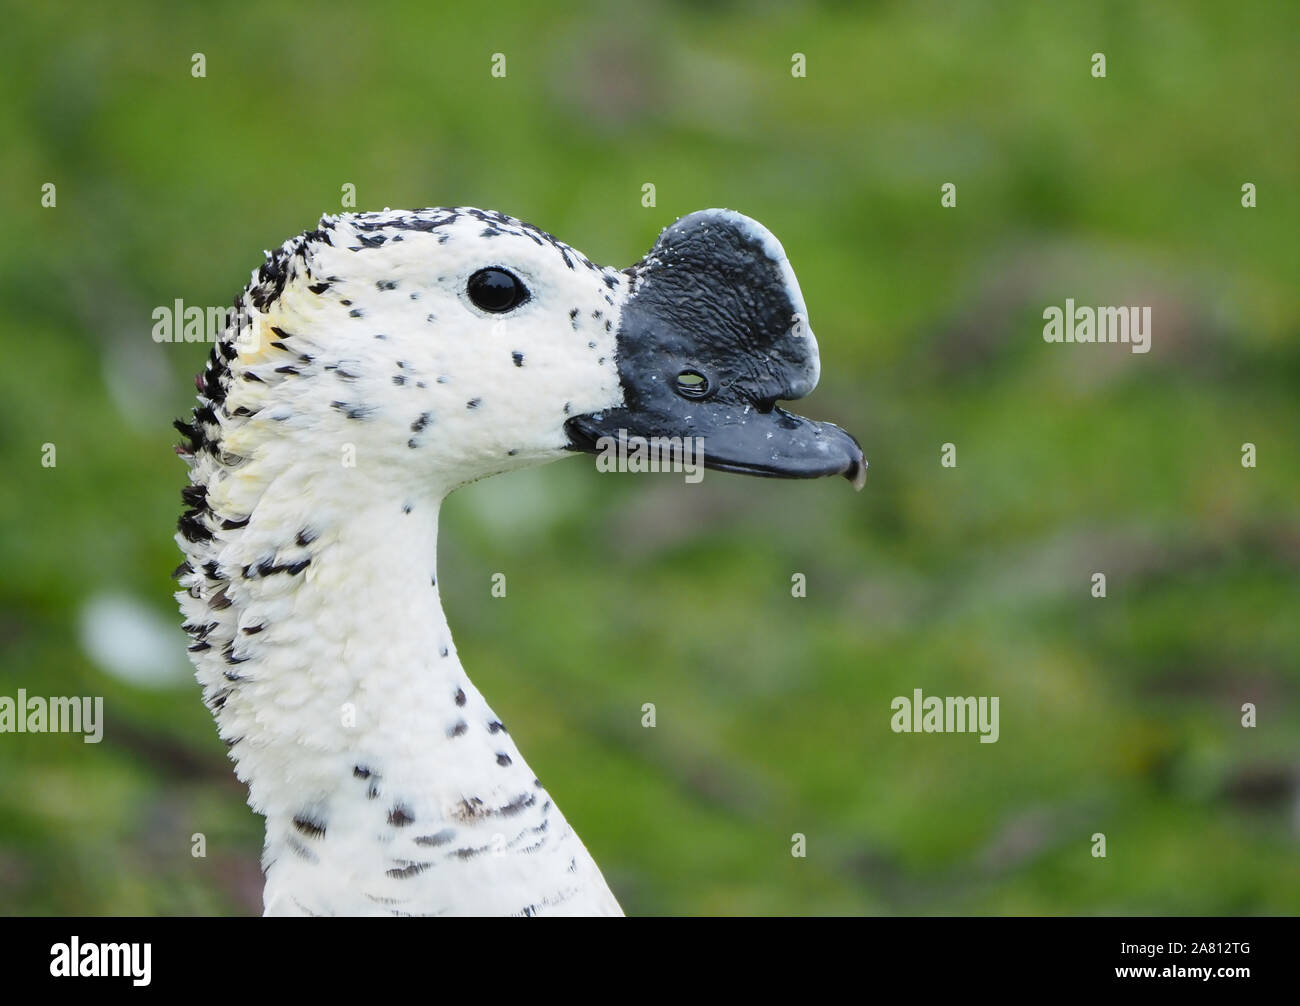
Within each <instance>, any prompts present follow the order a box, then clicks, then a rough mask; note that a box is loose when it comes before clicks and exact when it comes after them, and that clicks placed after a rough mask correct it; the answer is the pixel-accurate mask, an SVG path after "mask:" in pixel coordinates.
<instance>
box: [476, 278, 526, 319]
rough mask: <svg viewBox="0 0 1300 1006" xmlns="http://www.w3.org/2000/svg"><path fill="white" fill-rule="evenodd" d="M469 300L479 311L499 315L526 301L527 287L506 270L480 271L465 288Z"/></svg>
mask: <svg viewBox="0 0 1300 1006" xmlns="http://www.w3.org/2000/svg"><path fill="white" fill-rule="evenodd" d="M465 290H466V292H467V293H468V294H469V299H470V300H471V301H473V303H474V306H475V307H477V308H478V309H479V310H481V311H491V312H492V313H493V314H500V313H501V312H502V311H511V310H513V309H515V308H516V307H518V306H519V305H520V304H522V303H523V302H524V301H526V300H527V299H528V287H526V286H524V284H523V282H522V281H521V280H520V279H519V277H518V276H516V275H515V274H514V273H512V272H510V271H509V270H507V269H498V268H496V267H492V268H490V269H480V270H479V271H478V272H476V273H475V274H474V275H473V276H471V277H470V278H469V283H468V284H467V285H466V287H465Z"/></svg>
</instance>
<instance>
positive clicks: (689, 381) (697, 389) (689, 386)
mask: <svg viewBox="0 0 1300 1006" xmlns="http://www.w3.org/2000/svg"><path fill="white" fill-rule="evenodd" d="M712 390H713V389H712V387H711V386H710V385H709V379H708V378H707V377H705V376H704V375H703V374H701V373H700V372H699V371H698V370H683V371H682V372H681V373H680V374H678V375H677V394H679V395H681V396H682V397H683V398H704V397H705V396H706V395H708V393H709V392H710V391H712Z"/></svg>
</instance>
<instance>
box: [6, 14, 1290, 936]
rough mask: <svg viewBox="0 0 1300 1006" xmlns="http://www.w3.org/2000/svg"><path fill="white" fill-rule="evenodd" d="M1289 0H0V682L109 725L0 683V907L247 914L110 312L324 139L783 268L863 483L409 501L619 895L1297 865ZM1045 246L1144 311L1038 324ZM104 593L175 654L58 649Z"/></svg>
mask: <svg viewBox="0 0 1300 1006" xmlns="http://www.w3.org/2000/svg"><path fill="white" fill-rule="evenodd" d="M1296 11H1297V9H1296V8H1295V7H1294V6H1293V5H1292V4H1289V3H1259V2H1240V3H1234V4H1221V3H1218V2H1214V0H1201V2H1195V3H1185V2H1173V0H1168V2H1156V3H1142V4H1131V3H1125V2H1118V0H1115V2H1100V3H1098V2H1086V0H1078V2H1068V3H1052V4H1044V3H1024V4H981V3H918V4H905V3H872V4H849V3H791V4H778V3H770V4H762V5H742V4H739V3H735V4H731V3H709V4H686V3H657V2H645V3H640V4H636V5H634V6H625V5H621V4H613V3H605V4H601V3H594V4H567V3H558V2H557V3H549V4H544V5H535V4H526V3H522V2H515V0H496V2H494V3H492V4H490V5H478V4H456V5H443V4H436V5H435V4H420V3H414V2H412V3H383V2H380V3H371V4H367V5H365V6H364V7H360V6H357V7H353V6H351V5H349V6H344V5H319V6H314V7H311V8H307V7H300V6H299V5H297V4H290V3H285V2H278V0H273V2H266V3H259V4H255V5H238V4H232V3H222V2H218V3H208V4H204V5H202V6H199V5H194V6H179V5H174V4H164V3H156V4H135V5H131V6H127V7H126V8H125V9H120V8H117V7H116V6H114V5H104V6H101V7H96V6H92V5H81V4H68V3H62V2H55V3H48V4H38V5H23V6H21V7H12V8H10V9H9V10H8V11H7V12H6V13H5V15H4V19H3V31H2V32H0V81H2V83H0V137H3V142H2V143H0V178H2V179H3V185H2V186H0V208H2V209H3V219H4V222H5V229H4V240H2V241H0V298H2V301H3V311H0V338H2V339H3V366H0V694H3V695H10V696H12V695H14V694H15V692H16V690H17V688H19V687H25V688H27V689H28V691H29V692H32V693H39V694H70V695H77V694H92V695H103V696H105V703H106V709H107V720H108V722H107V728H106V734H105V739H104V742H103V743H102V744H101V745H98V746H92V745H85V744H82V743H81V741H80V738H78V737H72V736H37V737H34V736H15V735H8V734H6V735H0V912H4V913H10V914H34V913H35V914H43V913H85V914H118V913H141V914H152V913H181V914H186V913H249V912H254V911H258V910H260V880H259V875H258V871H257V865H256V863H257V858H258V854H259V850H260V836H261V833H260V827H259V824H260V822H259V820H258V819H256V818H255V817H254V816H253V815H252V814H251V812H249V811H248V810H247V808H246V807H245V806H244V803H243V791H242V788H241V787H240V786H239V785H238V784H237V783H236V782H235V780H234V778H233V775H232V773H231V771H230V768H229V765H228V763H227V762H226V760H225V756H224V750H223V748H222V746H221V744H220V743H219V741H218V739H217V737H216V732H215V730H214V729H213V727H212V724H211V722H210V719H209V716H208V714H207V712H206V711H205V710H204V708H203V707H202V705H201V704H200V701H199V695H198V690H197V687H196V686H194V685H193V683H192V681H187V680H186V679H185V677H184V667H185V666H186V664H185V660H186V658H185V654H184V644H185V640H184V638H183V636H182V634H181V632H180V630H179V622H180V619H179V617H178V616H176V614H175V607H174V603H173V602H172V600H171V598H170V591H171V589H172V586H171V583H170V581H169V579H168V574H169V572H170V570H171V569H172V567H173V566H175V565H176V563H177V562H178V561H179V556H178V553H177V552H176V549H175V546H174V545H173V544H172V542H171V534H172V531H173V527H174V522H175V519H176V516H177V514H178V513H179V510H180V504H179V499H178V491H179V488H180V486H181V485H182V483H183V481H184V468H183V465H182V464H181V463H180V462H179V461H178V460H177V459H176V458H175V457H174V456H173V454H172V452H171V446H170V445H171V444H172V442H173V441H174V439H175V437H174V435H173V433H172V432H171V431H170V429H169V428H168V423H169V421H170V420H171V418H173V417H174V416H177V415H181V414H182V413H184V412H185V411H186V410H187V409H188V408H189V407H190V405H191V404H192V394H193V392H192V383H191V380H190V378H191V375H192V374H193V373H194V372H196V371H197V370H198V369H199V368H200V367H201V365H202V362H203V357H204V353H205V349H206V347H200V346H194V345H188V346H187V345H183V344H182V345H172V346H168V345H162V346H160V345H156V344H154V343H153V342H152V341H151V340H150V334H149V333H150V328H151V324H152V322H151V319H150V312H151V311H152V310H153V308H154V307H155V306H157V305H170V304H171V302H172V301H173V299H174V298H177V297H180V298H183V299H184V300H185V302H186V303H189V304H199V305H208V304H212V305H223V304H227V303H229V302H230V300H231V298H232V297H233V296H234V294H235V293H236V292H237V291H238V290H239V289H240V288H241V287H242V286H243V285H244V283H245V282H246V281H247V278H248V272H249V270H250V269H251V268H253V267H254V266H256V265H257V264H258V263H259V261H260V257H261V256H260V252H261V249H263V248H269V247H272V246H274V245H276V244H278V243H279V242H281V241H282V240H284V239H285V238H286V237H289V236H291V235H293V234H296V233H298V232H300V231H302V230H305V229H309V228H311V227H312V226H314V224H315V221H316V220H317V218H318V217H319V215H320V214H321V213H322V212H323V211H335V210H338V209H339V198H340V187H341V186H342V185H343V184H344V183H345V182H351V183H353V184H355V185H356V187H357V193H358V206H359V208H362V209H378V208H382V207H385V206H392V207H410V206H425V205H457V204H470V205H479V206H484V207H487V208H495V209H501V210H504V211H506V212H508V213H511V214H514V215H517V216H520V217H523V218H525V219H527V220H530V221H532V222H534V223H536V224H538V225H539V226H541V227H544V228H545V229H547V230H550V231H552V232H554V233H555V234H557V235H558V236H560V237H561V238H563V239H565V240H567V241H569V242H571V243H573V244H575V245H577V246H578V247H580V248H581V249H583V250H584V251H585V252H586V253H587V254H589V255H590V256H591V257H592V258H593V259H595V260H596V261H600V262H605V263H609V264H613V265H619V266H622V265H626V264H629V263H630V262H632V261H634V260H635V259H636V258H638V257H639V256H640V255H641V253H642V252H643V251H644V250H645V249H646V248H647V247H648V246H649V244H650V243H651V242H652V241H653V239H654V237H655V235H656V234H657V233H658V231H659V229H660V228H661V227H662V226H664V225H666V224H668V223H669V222H671V221H672V220H673V219H674V218H675V217H676V216H678V215H680V214H682V213H686V212H689V211H691V210H694V209H699V208H703V207H708V206H729V207H733V208H735V209H739V210H741V211H743V212H745V213H748V214H750V215H752V216H754V217H756V218H758V219H760V220H761V221H763V222H764V223H765V224H767V225H768V226H769V227H770V228H771V229H772V230H773V231H774V232H775V233H776V234H777V235H778V236H779V237H780V238H781V240H782V241H783V243H784V244H785V247H786V249H787V251H788V253H789V254H790V257H791V259H792V261H793V263H794V266H795V268H796V270H797V272H798V275H799V279H800V282H801V284H802V287H803V290H804V293H805V296H806V299H807V302H808V304H809V307H810V312H811V317H812V323H813V326H814V328H815V330H816V332H817V334H818V337H819V341H820V343H821V349H822V359H823V379H822V383H821V386H820V387H819V388H818V389H817V391H816V392H815V393H814V394H813V396H812V397H811V398H810V399H809V400H807V401H806V402H803V403H800V406H799V408H800V411H803V412H805V413H808V414H811V415H813V416H815V417H816V418H820V419H830V420H833V421H835V422H838V423H840V424H841V425H843V426H845V427H846V428H848V429H849V430H851V431H852V432H854V433H855V434H857V435H858V437H859V439H860V440H861V441H862V443H863V445H864V447H865V448H866V451H867V456H868V458H869V459H870V462H871V470H870V474H869V477H868V482H867V488H866V490H865V492H864V493H862V494H861V495H857V494H854V493H852V492H851V491H850V490H849V489H848V487H847V486H846V485H845V484H844V483H843V482H839V481H822V482H817V483H807V484H802V483H799V484H796V483H774V482H756V481H749V480H743V479H740V478H738V477H733V476H724V475H718V474H716V473H715V474H712V475H710V476H709V477H707V478H706V479H705V480H704V482H703V484H702V485H700V486H694V487H687V486H685V485H683V484H682V481H681V479H680V477H674V476H667V475H665V476H642V477H633V476H622V477H617V476H598V475H597V473H596V472H595V471H594V470H593V468H592V466H591V464H590V461H589V460H586V461H582V460H570V461H567V462H564V463H562V464H557V465H554V466H551V467H549V468H546V469H541V470H537V471H534V472H526V473H520V474H517V475H513V476H508V477H503V478H501V479H498V480H493V481H489V482H486V483H483V484H480V485H478V486H475V487H473V488H472V489H469V490H466V491H464V492H463V493H462V494H460V495H458V496H456V497H453V498H452V500H450V501H449V502H448V504H447V506H446V507H445V509H444V518H443V527H442V534H443V541H442V550H441V554H440V559H441V562H440V566H441V569H440V574H441V580H442V583H443V584H444V589H445V596H446V598H447V605H448V609H449V612H448V613H449V616H450V618H451V622H452V626H453V629H454V631H455V632H456V636H457V641H458V645H459V649H460V651H461V654H462V657H463V659H464V661H465V663H466V666H467V667H468V668H469V670H470V672H471V674H472V675H473V676H474V678H475V681H476V683H477V684H478V685H479V687H480V688H481V689H482V690H483V691H484V692H485V693H486V695H487V696H488V698H489V700H490V701H492V702H493V704H494V706H495V707H496V709H497V711H498V712H499V713H500V714H501V715H502V717H503V718H504V719H505V720H506V721H507V722H509V723H510V724H511V726H512V729H513V731H514V733H515V735H516V738H517V740H518V741H519V743H520V746H521V748H522V750H523V751H524V752H525V753H526V755H527V756H528V758H529V761H530V763H531V764H532V765H533V767H534V768H535V769H536V770H537V771H538V772H539V773H540V774H541V775H542V776H543V778H545V779H546V781H547V783H548V786H549V788H550V789H551V791H552V792H553V793H554V794H555V796H556V798H557V800H558V801H559V803H560V805H561V806H562V807H563V808H564V809H565V811H566V814H567V815H568V817H569V819H570V820H571V821H572V822H573V824H574V825H575V827H576V828H577V829H578V831H579V833H580V834H581V835H582V836H583V838H584V840H585V841H586V843H587V845H588V846H589V847H590V848H591V850H592V852H593V854H594V855H595V857H596V859H597V861H598V862H599V863H600V864H601V865H602V867H603V869H604V870H605V872H606V875H607V877H608V878H609V880H610V882H611V884H612V885H613V887H614V889H615V890H616V892H617V893H618V894H619V896H620V897H621V899H622V901H623V903H624V905H625V907H626V908H627V910H628V911H629V912H636V913H751V912H763V913H864V912H865V913H1050V914H1054V913H1296V912H1297V911H1300V855H1298V853H1300V715H1298V713H1300V695H1298V690H1300V617H1297V613H1298V612H1300V579H1298V577H1297V572H1298V571H1300V519H1298V516H1297V509H1298V508H1297V490H1298V489H1300V458H1298V457H1297V452H1296V433H1297V430H1298V429H1300V400H1298V396H1297V390H1298V389H1300V344H1298V342H1297V337H1298V335H1300V303H1298V301H1300V298H1298V297H1297V292H1296V284H1297V276H1298V275H1300V271H1298V269H1297V265H1298V263H1297V255H1296V249H1297V239H1296V233H1297V213H1296V185H1297V170H1296V165H1297V163H1300V157H1298V155H1300V150H1298V149H1297V146H1298V144H1297V136H1298V135H1300V130H1298V129H1297V125H1298V123H1297V115H1296V111H1297V99H1296V95H1297V94H1298V93H1300V86H1298V84H1300V81H1298V80H1297V76H1298V73H1297V61H1296V56H1295V53H1296V48H1295V43H1296V36H1297V28H1298V27H1300V15H1297V13H1296ZM1095 51H1102V52H1104V53H1105V54H1106V57H1107V70H1108V74H1107V77H1106V78H1105V79H1104V80H1097V79H1094V78H1093V77H1092V76H1091V74H1090V72H1089V71H1090V66H1091V54H1092V53H1093V52H1095ZM193 52H203V53H204V54H205V56H206V58H207V77H206V79H194V78H192V77H191V76H190V55H191V53H193ZM493 52H503V53H505V54H506V56H507V60H508V63H507V67H508V76H507V77H506V78H505V79H500V80H498V79H493V78H492V77H491V76H490V75H489V73H488V69H489V58H490V55H491V54H492V53H493ZM794 52H802V53H804V54H806V57H807V67H808V75H807V77H806V78H805V79H795V78H793V77H792V76H791V73H790V66H791V54H792V53H794ZM47 181H52V182H54V183H56V185H57V187H58V189H57V191H58V205H57V208H55V209H43V208H41V206H40V187H41V185H42V184H43V183H44V182H47ZM1248 181H1249V182H1253V183H1254V184H1255V185H1256V186H1257V187H1258V203H1259V205H1258V207H1257V208H1255V209H1243V208H1242V206H1241V203H1240V198H1241V185H1242V184H1243V183H1244V182H1248ZM645 182H653V183H654V184H655V185H656V187H657V202H658V205H657V206H656V207H655V208H651V209H647V208H644V207H643V206H642V205H641V186H642V184H643V183H645ZM944 182H954V183H956V185H957V190H958V205H957V207H956V208H955V209H943V208H941V207H940V201H939V190H940V186H941V184H943V183H944ZM1067 296H1070V297H1074V298H1075V299H1076V300H1077V301H1078V302H1080V303H1092V304H1130V303H1134V304H1149V305H1152V307H1153V315H1154V339H1153V349H1152V351H1151V353H1150V354H1148V355H1145V356H1141V355H1134V354H1132V353H1129V352H1128V351H1127V350H1126V349H1125V348H1124V347H1081V346H1054V345H1047V344H1045V343H1044V342H1043V340H1042V338H1041V328H1042V320H1041V312H1042V309H1043V308H1044V307H1045V306H1047V305H1049V304H1057V305H1060V304H1062V303H1063V302H1064V299H1065V297H1067ZM1246 441H1250V442H1253V443H1254V444H1256V446H1257V450H1258V459H1259V463H1258V467H1257V468H1256V469H1254V470H1247V469H1244V468H1243V467H1242V466H1241V464H1240V450H1241V445H1242V443H1243V442H1246ZM46 442H53V443H55V444H56V445H57V449H58V466H57V468H54V469H47V468H42V467H41V465H40V452H41V444H43V443H46ZM944 442H953V443H955V444H956V445H957V449H958V467H957V468H955V469H946V468H943V467H941V466H940V464H939V450H940V445H941V444H942V443H944ZM495 571H505V572H506V573H507V574H508V577H509V595H508V598H507V599H505V600H499V599H492V598H491V597H490V596H489V593H488V576H489V574H490V573H491V572H495ZM1094 571H1104V572H1106V573H1107V575H1108V578H1109V585H1108V586H1109V596H1108V597H1107V598H1106V599H1104V600H1097V599H1094V598H1092V597H1091V596H1090V594H1089V577H1090V575H1091V574H1092V573H1093V572H1094ZM793 572H802V573H805V574H806V575H807V578H808V596H807V598H805V599H794V598H792V597H791V596H790V577H791V574H792V573H793ZM106 592H108V593H119V594H127V595H130V596H132V597H135V598H137V599H139V600H140V601H141V602H142V603H144V604H146V605H148V606H149V607H150V608H152V609H154V610H155V611H156V612H157V613H158V614H159V616H160V617H162V618H165V619H168V620H169V621H171V622H173V623H174V624H175V625H176V626H177V629H176V633H175V661H176V664H177V667H178V669H179V670H180V672H181V674H180V676H179V681H178V682H177V683H175V684H173V685H170V686H168V687H165V688H145V687H139V686H134V685H129V684H127V683H124V682H122V681H120V680H118V679H116V678H113V677H111V676H109V675H107V674H105V673H104V672H103V670H101V669H100V668H99V667H97V666H96V664H95V662H94V661H92V660H91V659H90V657H89V656H88V655H87V653H86V652H85V651H84V649H83V647H82V645H81V642H80V640H79V630H78V625H79V620H80V618H81V614H82V611H83V608H84V605H85V604H86V601H87V599H88V598H90V597H92V596H95V595H97V594H102V593H106ZM917 687H919V688H922V689H924V690H925V692H926V693H927V694H939V695H967V694H972V695H998V696H1000V697H1001V739H1000V741H999V742H998V743H997V744H992V745H981V744H978V743H976V741H975V739H974V738H973V737H972V736H969V735H967V736H937V735H932V736H909V735H896V734H893V733H892V732H891V731H890V729H889V717H890V700H891V699H892V697H894V696H895V695H910V694H911V692H912V689H913V688H917ZM644 702H654V703H656V705H657V709H658V726H657V727H656V728H655V729H653V730H647V729H643V728H642V727H641V726H640V717H641V705H642V703H644ZM1243 702H1254V703H1256V704H1257V706H1258V710H1259V712H1258V717H1259V719H1258V727H1257V728H1255V729H1253V730H1247V729H1243V728H1242V726H1241V725H1240V722H1239V719H1240V715H1241V714H1240V706H1241V704H1242V703H1243ZM195 832H202V833H203V834H205V835H206V836H207V841H208V855H207V858H205V859H194V858H192V857H191V855H190V836H191V835H192V834H193V833H195ZM795 832H800V833H803V834H805V835H806V836H807V853H808V854H807V857H806V858H804V859H795V858H792V856H791V855H790V837H791V835H792V834H793V833H795ZM1094 832H1104V833H1105V834H1106V836H1107V843H1108V856H1107V858H1105V859H1096V858H1094V857H1093V856H1092V855H1091V854H1090V836H1091V835H1092V834H1093V833H1094Z"/></svg>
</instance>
